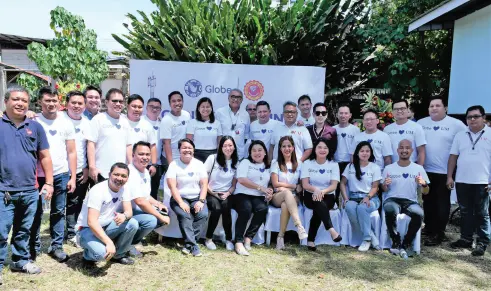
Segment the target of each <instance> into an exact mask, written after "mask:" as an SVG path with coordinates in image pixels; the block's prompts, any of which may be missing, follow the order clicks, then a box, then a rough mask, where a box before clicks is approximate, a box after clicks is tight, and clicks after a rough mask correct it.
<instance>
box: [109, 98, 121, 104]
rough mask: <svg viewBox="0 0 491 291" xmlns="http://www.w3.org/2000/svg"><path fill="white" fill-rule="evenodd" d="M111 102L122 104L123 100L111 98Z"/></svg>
mask: <svg viewBox="0 0 491 291" xmlns="http://www.w3.org/2000/svg"><path fill="white" fill-rule="evenodd" d="M111 102H112V103H114V104H116V103H119V104H124V100H116V99H113V100H111Z"/></svg>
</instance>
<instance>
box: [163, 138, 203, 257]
mask: <svg viewBox="0 0 491 291" xmlns="http://www.w3.org/2000/svg"><path fill="white" fill-rule="evenodd" d="M178 149H179V154H180V158H179V159H178V160H174V161H172V162H171V163H170V165H169V169H168V170H167V173H166V181H167V185H168V186H169V189H170V192H171V195H172V198H171V200H170V207H171V208H172V210H173V211H174V212H175V213H176V215H177V220H178V221H179V228H180V229H181V233H182V237H183V238H184V242H185V246H184V248H183V249H182V253H183V254H186V255H188V254H190V253H192V254H193V256H195V257H199V256H201V251H200V249H199V247H198V243H197V241H198V239H199V234H200V233H201V229H202V228H203V226H204V224H205V223H206V218H207V217H208V210H207V209H206V207H205V203H206V192H207V189H208V175H207V173H206V169H205V166H204V165H203V163H202V162H200V161H199V160H197V159H195V158H194V157H193V154H194V143H193V141H192V140H189V139H187V138H183V139H181V140H180V141H179V143H178Z"/></svg>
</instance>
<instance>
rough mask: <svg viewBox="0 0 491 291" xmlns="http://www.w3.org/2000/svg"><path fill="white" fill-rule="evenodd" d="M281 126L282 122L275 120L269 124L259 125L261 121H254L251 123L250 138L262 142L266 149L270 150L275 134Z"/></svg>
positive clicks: (271, 120)
mask: <svg viewBox="0 0 491 291" xmlns="http://www.w3.org/2000/svg"><path fill="white" fill-rule="evenodd" d="M280 126H281V122H279V121H277V120H274V119H270V120H269V121H268V122H266V123H264V124H261V123H259V120H256V121H253V122H252V123H251V134H250V138H251V140H260V141H262V142H263V143H264V145H265V146H266V148H268V149H269V145H270V144H271V138H272V136H273V132H274V131H275V130H276V129H277V128H279V127H280ZM246 150H248V149H246Z"/></svg>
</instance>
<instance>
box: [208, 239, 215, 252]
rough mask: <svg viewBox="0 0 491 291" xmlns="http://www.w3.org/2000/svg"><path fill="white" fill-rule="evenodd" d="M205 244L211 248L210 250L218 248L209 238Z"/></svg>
mask: <svg viewBox="0 0 491 291" xmlns="http://www.w3.org/2000/svg"><path fill="white" fill-rule="evenodd" d="M205 246H206V247H207V248H208V249H209V250H212V251H214V250H216V249H217V246H216V245H215V243H214V242H213V240H211V239H209V240H208V239H207V240H205Z"/></svg>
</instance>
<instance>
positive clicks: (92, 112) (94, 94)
mask: <svg viewBox="0 0 491 291" xmlns="http://www.w3.org/2000/svg"><path fill="white" fill-rule="evenodd" d="M101 96H102V90H101V89H100V88H99V87H96V86H93V85H89V86H87V88H85V90H84V97H85V103H86V108H85V110H84V115H85V117H87V118H88V119H89V120H92V118H93V117H94V116H96V115H97V114H98V113H99V110H101Z"/></svg>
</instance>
